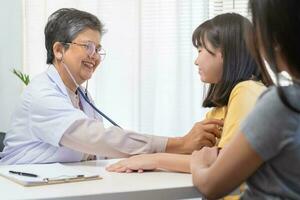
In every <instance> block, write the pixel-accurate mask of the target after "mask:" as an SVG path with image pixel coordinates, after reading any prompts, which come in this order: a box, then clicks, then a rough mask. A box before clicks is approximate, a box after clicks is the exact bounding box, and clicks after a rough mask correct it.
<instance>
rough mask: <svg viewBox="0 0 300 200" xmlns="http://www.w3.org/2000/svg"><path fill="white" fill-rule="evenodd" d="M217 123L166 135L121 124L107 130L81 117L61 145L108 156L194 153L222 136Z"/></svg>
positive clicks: (205, 122) (66, 133) (71, 127)
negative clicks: (122, 127)
mask: <svg viewBox="0 0 300 200" xmlns="http://www.w3.org/2000/svg"><path fill="white" fill-rule="evenodd" d="M209 122H210V124H209ZM213 122H214V121H203V122H201V123H200V122H198V123H196V124H195V126H194V127H193V128H192V130H191V131H190V132H189V133H188V134H187V135H185V136H184V137H178V138H166V137H159V136H153V135H144V134H138V133H134V132H129V131H124V130H123V129H120V128H118V127H110V128H108V129H105V128H104V126H103V124H102V123H101V122H99V121H97V120H92V119H81V120H77V121H75V122H74V123H73V124H72V125H71V126H70V127H69V128H68V129H67V130H66V131H65V133H64V134H63V137H62V138H61V140H60V145H62V146H66V147H68V148H71V149H74V150H77V151H81V152H84V153H88V154H97V155H102V156H108V157H128V156H130V155H136V154H144V153H157V152H168V153H191V152H192V151H193V150H195V149H200V148H202V147H203V146H213V145H214V143H215V140H216V139H215V135H218V137H219V132H218V128H217V126H216V124H213ZM203 123H204V125H203ZM215 123H222V122H218V121H217V122H215Z"/></svg>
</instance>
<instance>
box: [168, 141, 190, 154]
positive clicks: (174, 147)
mask: <svg viewBox="0 0 300 200" xmlns="http://www.w3.org/2000/svg"><path fill="white" fill-rule="evenodd" d="M166 153H179V154H186V153H189V151H188V149H187V148H186V147H185V140H184V139H183V137H174V138H169V139H168V142H167V147H166Z"/></svg>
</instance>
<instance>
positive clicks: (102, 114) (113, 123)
mask: <svg viewBox="0 0 300 200" xmlns="http://www.w3.org/2000/svg"><path fill="white" fill-rule="evenodd" d="M61 63H62V65H63V66H64V68H65V69H66V71H67V72H68V74H69V76H70V77H71V79H72V81H73V82H74V84H75V85H76V87H77V91H78V92H79V93H80V95H81V96H82V97H83V99H84V100H85V101H86V102H87V103H88V104H89V105H90V106H91V107H92V108H93V109H94V111H96V112H97V113H98V114H100V115H101V116H102V117H104V118H105V119H106V120H107V121H109V122H110V123H111V124H112V125H114V126H117V127H119V128H122V127H121V126H119V125H118V124H117V123H116V122H114V121H113V120H112V119H110V118H109V117H108V116H107V115H105V114H104V113H103V112H102V111H100V110H99V109H98V108H97V107H96V106H95V105H94V104H92V102H91V101H90V99H89V97H88V92H87V89H86V90H85V93H84V92H83V91H82V90H81V88H80V86H79V84H77V82H76V80H75V78H74V77H73V75H72V73H71V72H70V70H69V68H68V67H67V65H66V64H65V63H64V61H63V58H62V60H61Z"/></svg>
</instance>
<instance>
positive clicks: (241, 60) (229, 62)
mask: <svg viewBox="0 0 300 200" xmlns="http://www.w3.org/2000/svg"><path fill="white" fill-rule="evenodd" d="M252 31H253V27H252V24H251V22H250V21H249V20H248V19H247V18H245V17H243V16H241V15H239V14H236V13H226V14H221V15H218V16H216V17H214V18H213V19H210V20H207V21H205V22H204V23H202V24H201V25H200V26H198V27H197V28H196V30H195V31H194V33H193V37H192V41H193V45H194V46H195V47H196V48H198V47H203V48H205V49H206V50H207V51H208V52H209V53H211V54H212V55H214V53H213V52H212V51H211V50H210V49H208V48H207V44H206V43H205V41H208V42H209V43H210V44H211V45H212V47H213V48H219V49H221V53H222V56H223V74H222V78H221V80H220V82H218V83H215V84H210V85H209V89H208V92H207V94H206V97H205V99H204V101H203V107H221V106H225V105H227V104H228V100H229V96H230V93H231V91H232V89H233V88H234V87H235V86H236V85H237V84H238V83H239V82H241V81H245V80H262V81H263V82H264V83H265V84H267V82H266V81H264V79H263V77H262V76H261V72H260V69H259V67H258V66H257V64H256V61H255V59H254V57H253V56H252V54H251V53H250V50H249V49H248V46H247V42H248V40H249V38H250V37H248V35H253V34H252Z"/></svg>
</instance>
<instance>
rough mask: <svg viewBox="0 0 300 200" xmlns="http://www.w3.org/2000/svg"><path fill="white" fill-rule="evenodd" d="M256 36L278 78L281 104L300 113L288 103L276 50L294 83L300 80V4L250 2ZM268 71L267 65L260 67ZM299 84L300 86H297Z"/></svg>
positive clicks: (268, 0) (282, 0)
mask: <svg viewBox="0 0 300 200" xmlns="http://www.w3.org/2000/svg"><path fill="white" fill-rule="evenodd" d="M249 7H250V9H251V12H252V18H253V24H254V30H255V31H254V32H255V37H257V38H260V40H259V41H260V45H261V46H262V47H263V50H264V53H265V57H266V60H267V61H268V63H269V65H270V68H271V69H272V71H273V72H274V73H275V74H276V77H277V82H278V85H277V91H278V94H279V97H280V99H281V100H282V102H283V103H284V104H285V105H286V106H287V107H288V108H290V109H291V110H294V111H296V112H300V110H299V109H297V108H295V107H294V106H293V105H291V103H290V102H289V101H288V99H287V97H286V95H285V92H284V90H283V86H281V85H280V81H279V74H278V73H279V69H278V68H277V62H276V58H275V47H277V48H279V49H280V53H281V55H282V57H283V59H284V60H285V61H286V62H287V65H288V66H287V67H288V70H289V72H290V75H291V76H292V78H293V80H294V82H295V83H296V81H295V79H299V78H300V47H299V46H300V37H299V35H300V1H299V0H263V1H262V0H249ZM260 66H261V68H262V69H263V68H265V66H264V65H260ZM296 84H299V83H296Z"/></svg>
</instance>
